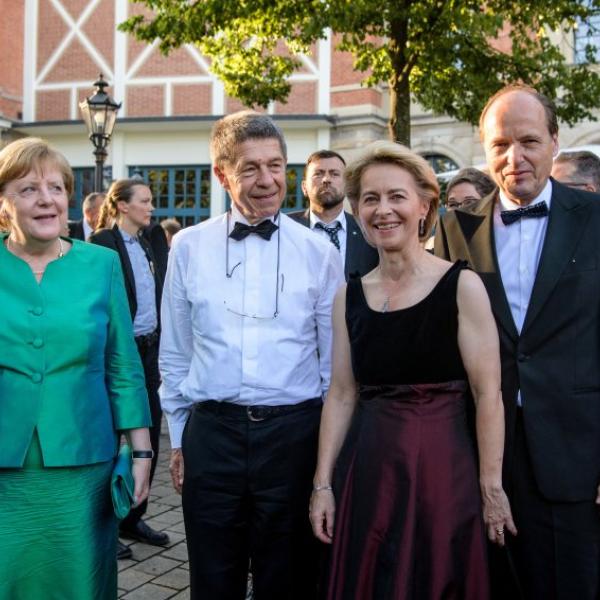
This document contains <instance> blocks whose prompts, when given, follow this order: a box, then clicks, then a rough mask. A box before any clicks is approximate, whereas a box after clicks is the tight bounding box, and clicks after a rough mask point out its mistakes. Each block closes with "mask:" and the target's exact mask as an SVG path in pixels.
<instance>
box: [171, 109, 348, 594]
mask: <svg viewBox="0 0 600 600" xmlns="http://www.w3.org/2000/svg"><path fill="white" fill-rule="evenodd" d="M210 151H211V158H212V162H213V171H214V173H215V175H216V176H217V178H218V179H219V182H220V183H221V185H222V186H223V188H224V189H225V190H226V191H227V192H228V194H229V196H230V198H231V200H232V202H231V208H230V210H229V211H227V212H226V213H225V214H224V215H221V216H219V217H214V218H212V219H209V220H207V221H204V222H202V223H199V224H198V225H194V226H193V227H188V228H186V229H184V230H183V231H181V232H180V233H178V234H177V235H176V236H175V238H174V239H173V245H172V247H171V250H170V253H169V264H168V268H167V276H166V280H165V288H164V295H163V302H162V337H161V343H160V371H161V375H162V386H161V390H160V392H161V402H162V406H163V410H164V412H165V414H166V416H167V421H168V424H169V433H170V437H171V447H172V452H171V464H170V470H171V477H172V479H173V484H174V487H175V489H176V490H177V491H178V492H181V493H182V506H183V516H184V521H185V531H186V539H187V547H188V554H189V560H190V569H189V571H190V580H191V581H190V583H191V585H190V598H192V600H200V599H201V600H223V599H228V600H238V599H239V600H243V599H244V598H246V585H247V577H248V565H249V563H250V568H251V570H252V574H253V586H254V595H255V597H256V599H257V600H260V599H271V598H272V599H277V600H279V599H281V600H313V599H315V598H316V595H317V562H318V558H319V550H318V547H319V543H318V542H317V540H316V538H315V537H314V536H313V535H312V531H311V529H310V523H309V520H308V503H309V498H310V495H311V489H312V478H313V474H314V470H315V467H316V454H317V441H318V432H319V422H320V415H321V407H322V398H323V397H324V396H325V394H326V392H327V389H328V387H329V379H330V371H331V340H332V330H331V312H332V305H333V298H334V296H335V293H336V291H337V289H338V288H339V287H340V286H341V285H342V284H343V278H344V276H343V270H342V263H341V259H340V255H339V253H338V251H337V250H336V249H335V248H334V247H333V246H332V245H331V244H330V243H329V241H328V240H323V239H321V238H320V237H319V236H316V235H313V234H312V233H311V232H310V231H309V230H308V229H307V228H306V227H302V226H301V225H299V224H298V223H296V222H295V221H293V220H292V219H290V218H289V217H288V216H287V215H284V214H282V213H281V204H282V202H283V200H284V198H285V195H286V162H287V150H286V143H285V139H284V137H283V134H282V132H281V130H280V129H279V127H277V125H276V124H275V123H274V122H273V121H272V119H271V118H270V117H268V116H267V115H263V114H260V113H255V112H252V111H242V112H239V113H234V114H231V115H227V116H226V117H223V118H222V119H220V120H219V121H217V122H216V123H215V126H214V128H213V131H212V134H211V142H210Z"/></svg>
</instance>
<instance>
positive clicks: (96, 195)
mask: <svg viewBox="0 0 600 600" xmlns="http://www.w3.org/2000/svg"><path fill="white" fill-rule="evenodd" d="M104 196H105V194H104V192H92V193H91V194H88V195H87V196H86V197H85V198H84V199H83V202H82V203H81V209H82V210H83V211H84V212H85V211H86V210H91V208H92V206H94V205H95V204H96V202H97V200H98V199H99V200H100V202H102V201H104Z"/></svg>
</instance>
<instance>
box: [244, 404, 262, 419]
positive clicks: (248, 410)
mask: <svg viewBox="0 0 600 600" xmlns="http://www.w3.org/2000/svg"><path fill="white" fill-rule="evenodd" d="M253 408H254V407H253V406H247V407H246V414H247V415H248V420H249V421H252V422H253V423H260V422H261V421H264V420H265V417H255V416H254V415H253V414H252V409H253Z"/></svg>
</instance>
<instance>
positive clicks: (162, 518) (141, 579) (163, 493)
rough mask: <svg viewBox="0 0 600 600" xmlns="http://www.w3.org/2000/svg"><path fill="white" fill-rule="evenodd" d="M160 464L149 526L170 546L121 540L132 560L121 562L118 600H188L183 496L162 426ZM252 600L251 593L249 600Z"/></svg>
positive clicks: (148, 519)
mask: <svg viewBox="0 0 600 600" xmlns="http://www.w3.org/2000/svg"><path fill="white" fill-rule="evenodd" d="M162 430H163V435H162V436H161V441H160V446H161V451H160V455H159V463H158V465H157V467H156V473H155V475H154V482H153V485H152V490H151V493H150V502H149V503H148V511H147V513H146V518H145V520H146V522H147V523H148V525H150V526H151V527H152V528H154V529H158V530H159V531H165V532H166V533H168V534H169V537H170V539H171V542H170V544H169V545H168V546H164V547H159V546H149V545H147V544H141V543H139V542H134V541H131V540H126V539H121V541H122V542H123V543H124V544H127V545H128V546H129V547H130V548H131V550H132V552H133V558H131V559H129V560H120V561H118V562H119V582H118V586H119V594H118V596H119V598H124V599H126V600H164V599H166V598H171V599H173V600H188V599H189V597H190V595H189V563H188V556H187V547H186V544H185V530H184V527H183V514H182V512H181V496H180V495H179V494H177V493H176V492H175V490H174V489H173V487H172V485H171V476H170V475H169V454H170V445H169V439H168V437H167V435H165V433H166V431H167V427H166V423H163V429H162ZM250 598H251V592H249V594H248V599H250Z"/></svg>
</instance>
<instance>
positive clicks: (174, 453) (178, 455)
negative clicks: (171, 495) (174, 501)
mask: <svg viewBox="0 0 600 600" xmlns="http://www.w3.org/2000/svg"><path fill="white" fill-rule="evenodd" d="M169 472H170V473H171V481H172V482H173V487H174V488H175V491H176V492H177V493H178V494H181V489H182V487H183V453H182V452H181V448H174V449H173V450H171V460H170V461H169Z"/></svg>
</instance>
